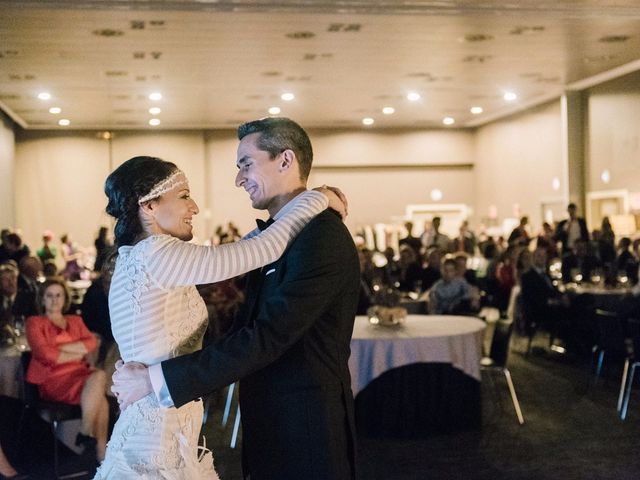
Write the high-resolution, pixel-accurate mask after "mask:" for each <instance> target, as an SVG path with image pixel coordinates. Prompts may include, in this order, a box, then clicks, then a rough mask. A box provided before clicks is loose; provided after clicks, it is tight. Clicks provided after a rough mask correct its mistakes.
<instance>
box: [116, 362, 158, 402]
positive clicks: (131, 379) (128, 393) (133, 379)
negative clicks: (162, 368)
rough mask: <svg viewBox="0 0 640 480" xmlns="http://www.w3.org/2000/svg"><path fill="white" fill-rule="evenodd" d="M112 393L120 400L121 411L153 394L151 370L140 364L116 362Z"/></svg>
mask: <svg viewBox="0 0 640 480" xmlns="http://www.w3.org/2000/svg"><path fill="white" fill-rule="evenodd" d="M111 391H112V392H113V394H114V395H115V397H116V398H117V399H118V405H120V411H124V410H125V409H126V408H127V407H128V406H129V405H131V404H132V403H135V402H137V401H138V400H140V399H141V398H143V397H146V396H147V395H149V394H150V393H151V392H153V387H152V386H151V380H150V378H149V369H148V368H147V366H146V365H144V364H142V363H139V362H127V363H124V362H123V361H122V360H118V361H117V362H116V371H115V372H114V373H113V386H112V387H111Z"/></svg>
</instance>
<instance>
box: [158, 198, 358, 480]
mask: <svg viewBox="0 0 640 480" xmlns="http://www.w3.org/2000/svg"><path fill="white" fill-rule="evenodd" d="M359 282H360V268H359V262H358V256H357V253H356V249H355V246H354V244H353V241H352V239H351V235H350V234H349V232H348V231H347V229H346V227H345V226H344V224H343V223H342V221H341V220H340V218H339V216H338V215H337V214H336V213H335V212H333V211H331V210H327V211H325V212H323V213H321V214H320V215H318V216H317V217H316V218H314V219H313V220H312V221H311V222H310V223H309V224H308V225H307V226H306V227H305V228H304V229H303V231H302V232H301V233H300V234H299V235H298V237H297V238H296V239H295V240H294V241H293V243H292V244H291V245H290V247H289V248H288V249H287V251H286V252H285V253H284V255H283V256H282V257H281V258H280V259H279V260H277V261H276V262H274V263H272V264H270V265H267V266H265V267H263V268H262V269H261V270H259V271H258V270H256V271H253V272H251V273H250V274H249V275H248V287H247V301H246V303H245V305H244V307H243V309H242V311H241V312H240V314H239V316H238V318H237V320H236V323H235V325H234V327H233V330H232V333H231V334H230V335H229V336H227V337H226V338H224V339H223V340H221V341H220V342H218V343H215V344H212V345H209V346H207V347H206V348H204V349H203V350H201V351H199V352H196V353H193V354H190V355H186V356H183V357H178V358H174V359H171V360H167V361H165V362H162V370H163V373H164V376H165V380H166V382H167V386H168V388H169V392H170V393H171V397H172V398H173V401H174V403H175V404H176V406H180V405H183V404H184V403H186V402H188V401H191V400H193V399H195V398H197V397H199V396H202V395H205V394H208V393H210V392H212V391H214V390H216V389H219V388H221V387H224V386H225V385H227V384H229V383H231V382H234V381H236V380H238V379H242V381H241V383H240V406H241V411H242V428H243V433H242V437H243V452H242V458H243V470H244V474H245V477H246V478H251V480H263V479H277V480H286V479H291V480H302V479H304V480H311V479H317V480H331V479H353V478H355V473H354V470H355V427H354V423H355V422H354V414H353V394H352V392H351V380H350V379H351V377H350V374H349V370H348V365H347V362H348V359H349V355H350V341H351V335H352V332H353V322H354V317H355V312H356V305H357V302H358V291H359Z"/></svg>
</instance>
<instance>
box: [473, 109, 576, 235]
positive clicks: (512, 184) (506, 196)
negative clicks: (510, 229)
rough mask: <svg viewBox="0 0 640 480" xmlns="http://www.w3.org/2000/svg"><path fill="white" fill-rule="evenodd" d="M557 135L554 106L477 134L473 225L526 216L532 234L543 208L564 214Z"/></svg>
mask: <svg viewBox="0 0 640 480" xmlns="http://www.w3.org/2000/svg"><path fill="white" fill-rule="evenodd" d="M562 130H563V129H562V114H561V105H560V101H554V102H551V103H548V104H545V105H542V106H539V107H536V108H533V109H530V110H527V111H526V112H523V113H520V114H517V115H513V116H510V117H508V118H505V119H503V120H499V121H495V122H492V123H490V124H488V125H485V126H483V127H481V128H479V129H478V130H477V132H476V138H475V141H476V145H475V147H476V148H475V169H474V174H475V185H476V197H475V213H476V215H475V217H476V222H479V221H482V222H483V223H485V224H487V223H490V222H488V219H489V218H490V217H492V216H494V215H495V216H497V218H498V219H499V220H502V219H505V218H509V217H520V216H521V215H528V216H529V220H530V222H531V225H532V227H533V228H534V229H536V230H537V229H538V228H540V225H541V223H542V222H543V221H544V217H543V205H542V204H543V203H544V204H545V205H554V206H556V209H558V210H560V211H561V212H563V211H564V208H565V203H566V198H568V195H567V193H566V192H567V173H566V170H567V169H566V168H565V163H564V161H563V155H562V148H563V146H562V145H563V144H562ZM554 179H557V180H558V183H557V185H556V186H557V187H558V188H557V189H556V188H554ZM492 210H493V212H492ZM563 215H564V214H563ZM561 219H562V217H561V218H555V220H561Z"/></svg>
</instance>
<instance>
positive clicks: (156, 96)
mask: <svg viewBox="0 0 640 480" xmlns="http://www.w3.org/2000/svg"><path fill="white" fill-rule="evenodd" d="M149 100H153V101H158V100H162V94H161V93H160V92H153V93H150V94H149Z"/></svg>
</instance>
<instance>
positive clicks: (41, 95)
mask: <svg viewBox="0 0 640 480" xmlns="http://www.w3.org/2000/svg"><path fill="white" fill-rule="evenodd" d="M38 98H39V99H40V100H49V99H50V98H51V94H50V93H49V92H40V93H39V94H38Z"/></svg>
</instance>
